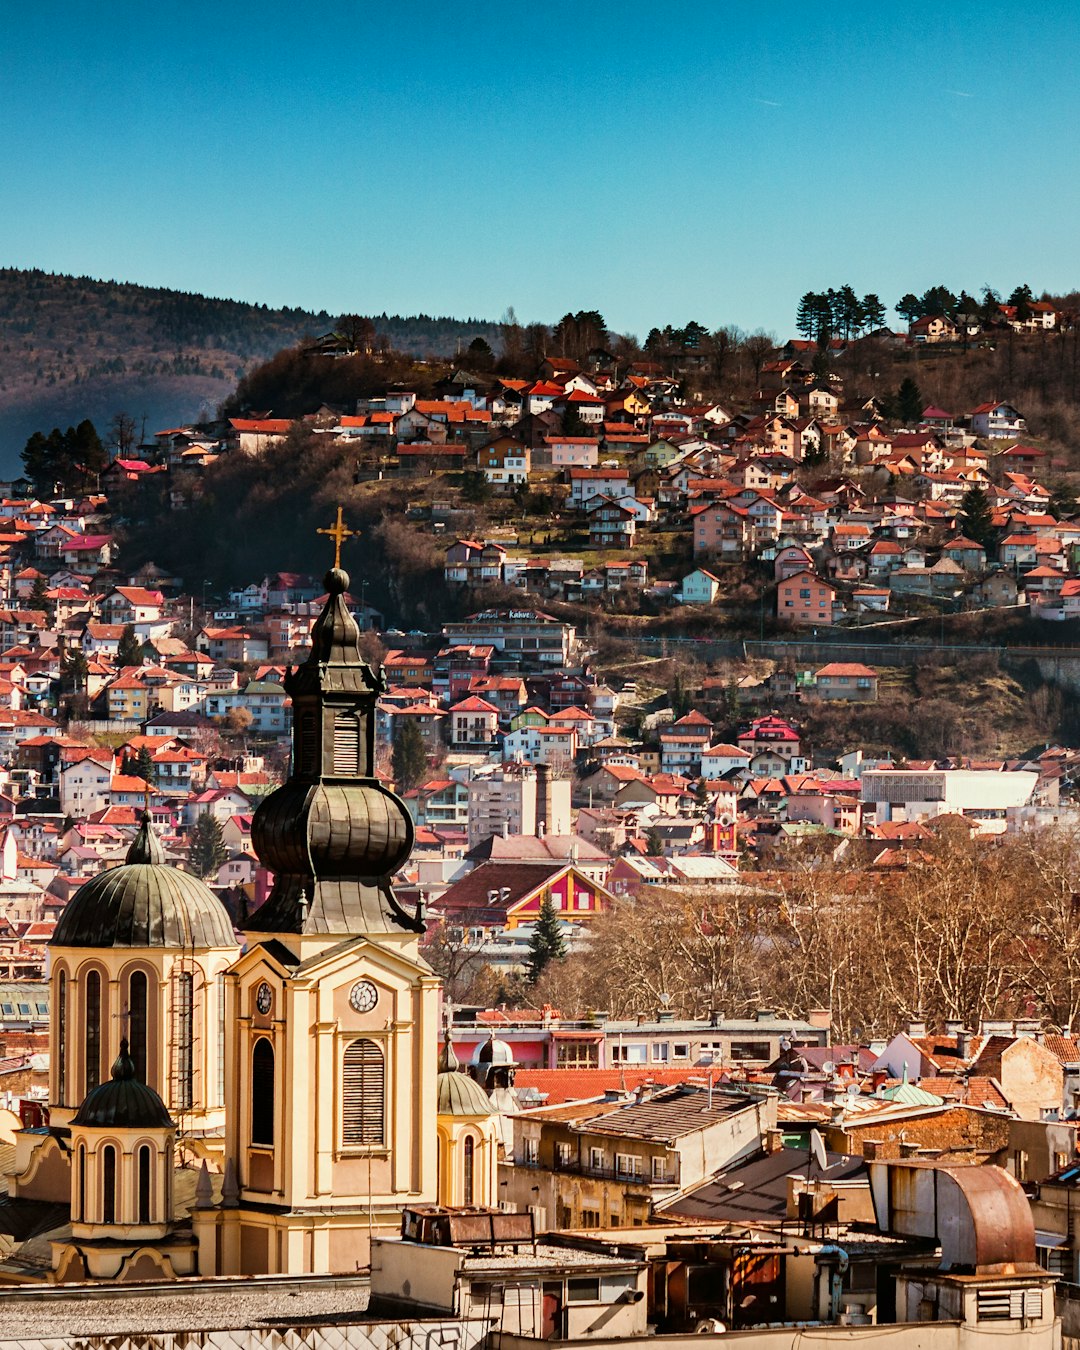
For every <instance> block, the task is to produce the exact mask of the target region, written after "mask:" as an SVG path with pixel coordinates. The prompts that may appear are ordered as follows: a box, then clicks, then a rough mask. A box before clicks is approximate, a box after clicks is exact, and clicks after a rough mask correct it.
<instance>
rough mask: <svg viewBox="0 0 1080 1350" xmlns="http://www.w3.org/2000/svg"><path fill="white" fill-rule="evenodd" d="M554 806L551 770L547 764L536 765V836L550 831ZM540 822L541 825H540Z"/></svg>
mask: <svg viewBox="0 0 1080 1350" xmlns="http://www.w3.org/2000/svg"><path fill="white" fill-rule="evenodd" d="M553 808H554V804H553V802H552V800H551V768H550V766H549V765H547V764H538V765H537V766H536V819H537V822H538V824H537V830H536V833H537V834H538V835H543V833H544V830H545V828H546V829H548V830H550V829H551V827H552V820H553ZM541 822H542V824H541Z"/></svg>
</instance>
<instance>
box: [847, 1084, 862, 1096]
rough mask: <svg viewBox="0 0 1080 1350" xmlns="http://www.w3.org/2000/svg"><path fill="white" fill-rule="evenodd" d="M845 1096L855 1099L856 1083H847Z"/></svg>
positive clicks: (857, 1088) (857, 1092)
mask: <svg viewBox="0 0 1080 1350" xmlns="http://www.w3.org/2000/svg"><path fill="white" fill-rule="evenodd" d="M847 1095H848V1096H849V1097H857V1096H858V1095H859V1085H858V1083H849V1084H848V1085H847Z"/></svg>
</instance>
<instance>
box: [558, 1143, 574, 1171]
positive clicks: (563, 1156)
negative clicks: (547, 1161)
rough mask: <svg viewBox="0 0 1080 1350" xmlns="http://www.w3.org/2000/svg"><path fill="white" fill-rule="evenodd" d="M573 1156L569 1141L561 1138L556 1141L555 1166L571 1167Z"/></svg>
mask: <svg viewBox="0 0 1080 1350" xmlns="http://www.w3.org/2000/svg"><path fill="white" fill-rule="evenodd" d="M571 1156H572V1154H571V1149H570V1145H569V1144H568V1143H566V1142H565V1141H563V1140H560V1141H559V1142H557V1143H556V1145H555V1166H556V1167H562V1168H566V1167H569V1166H570V1158H571Z"/></svg>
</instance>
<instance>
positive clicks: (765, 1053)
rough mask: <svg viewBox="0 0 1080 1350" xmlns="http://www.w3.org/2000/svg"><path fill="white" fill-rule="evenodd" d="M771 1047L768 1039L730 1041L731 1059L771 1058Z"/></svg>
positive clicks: (766, 1059) (767, 1059)
mask: <svg viewBox="0 0 1080 1350" xmlns="http://www.w3.org/2000/svg"><path fill="white" fill-rule="evenodd" d="M772 1057H773V1055H772V1047H771V1045H770V1044H769V1042H768V1041H732V1042H731V1058H732V1059H763V1060H765V1061H766V1062H768V1061H769V1060H770V1059H772Z"/></svg>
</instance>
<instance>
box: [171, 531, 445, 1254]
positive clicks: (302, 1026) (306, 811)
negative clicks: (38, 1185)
mask: <svg viewBox="0 0 1080 1350" xmlns="http://www.w3.org/2000/svg"><path fill="white" fill-rule="evenodd" d="M327 533H331V534H332V535H333V536H334V538H335V541H336V542H337V544H338V554H339V558H340V544H341V539H342V538H343V537H344V535H345V534H347V531H345V530H344V527H343V526H342V525H341V512H340V509H339V511H338V523H337V526H336V527H335V529H334V530H333V531H327ZM338 561H339V559H338V560H336V562H335V566H334V567H333V568H332V569H331V571H330V572H328V573H327V575H326V589H327V592H328V594H327V599H326V604H325V607H324V609H323V611H322V613H321V615H320V616H319V618H318V620H317V621H316V623H315V626H314V628H313V629H312V635H311V653H310V655H309V656H308V659H307V660H306V661H305V662H304V663H303V664H302V665H301V666H299V667H298V668H297V669H295V670H291V671H290V672H289V673H288V675H287V676H286V679H285V687H286V689H287V690H288V692H289V694H290V695H291V698H292V703H293V752H292V767H291V773H290V776H289V779H288V781H287V782H286V783H285V784H284V785H283V786H282V787H280V788H279V789H278V790H277V791H276V792H274V793H272V794H271V795H270V796H269V797H267V798H266V799H265V800H264V801H263V802H262V803H261V805H260V806H259V808H258V810H257V811H256V813H255V818H254V820H253V822H252V842H253V844H254V847H255V850H256V852H257V853H258V855H259V857H260V859H261V860H262V862H263V863H264V864H265V865H266V866H267V867H268V868H269V869H270V870H271V871H272V872H273V874H274V885H273V889H272V890H271V892H270V895H269V897H268V898H267V900H266V902H265V903H264V904H263V905H262V906H261V908H260V909H259V910H257V911H256V912H255V913H254V914H253V915H252V916H251V918H250V920H249V921H248V923H247V925H246V937H247V943H248V947H247V950H246V952H245V953H244V955H243V956H242V957H240V959H239V960H238V961H237V962H236V964H235V965H234V966H233V968H232V971H231V972H230V974H229V976H228V978H227V985H228V998H229V1004H228V1008H229V1016H228V1028H229V1030H228V1038H227V1046H226V1058H227V1073H226V1078H227V1081H228V1083H229V1085H230V1087H229V1094H228V1097H227V1100H226V1120H227V1126H226V1147H225V1157H226V1176H225V1188H224V1194H225V1198H224V1200H223V1203H222V1205H221V1206H219V1207H217V1208H209V1207H208V1208H205V1209H199V1210H197V1211H196V1212H195V1215H194V1220H195V1227H196V1232H197V1234H198V1236H199V1241H200V1262H199V1266H200V1270H201V1271H202V1272H203V1273H204V1274H209V1273H212V1272H214V1271H216V1272H218V1273H221V1274H230V1275H231V1274H257V1273H262V1272H270V1273H288V1274H294V1273H305V1272H327V1271H332V1272H345V1271H354V1270H355V1269H356V1268H357V1267H358V1266H364V1265H366V1264H367V1263H368V1260H369V1250H370V1246H369V1244H370V1238H371V1235H372V1234H373V1233H374V1234H379V1235H381V1234H385V1233H389V1232H396V1231H398V1229H399V1226H400V1215H401V1209H402V1208H403V1207H404V1206H405V1205H413V1204H417V1203H423V1202H427V1201H433V1200H434V1199H435V1196H436V1190H437V1182H436V1166H437V1162H436V1129H435V1116H436V1095H435V1094H436V1069H437V1054H438V1030H437V1006H436V1005H437V997H438V987H439V982H438V979H437V977H436V976H435V974H434V973H433V972H432V970H431V968H430V966H428V964H427V962H426V961H425V960H424V959H423V957H422V956H421V955H420V951H419V937H420V934H421V933H422V932H423V927H424V925H423V917H422V915H421V914H419V913H416V912H410V911H409V910H407V909H406V908H405V907H404V906H403V905H402V904H401V903H400V902H399V901H398V900H397V898H396V897H395V895H394V892H393V889H392V887H391V878H392V876H393V874H394V873H395V872H396V871H397V870H398V868H399V867H401V865H402V864H403V863H404V862H405V860H406V859H407V858H408V856H409V853H410V851H411V849H412V841H413V825H412V820H411V818H410V816H409V813H408V810H407V809H406V807H405V805H404V803H403V802H402V801H401V800H400V799H399V798H398V797H396V796H395V795H394V794H393V793H392V792H390V791H389V790H388V789H387V788H386V787H384V786H383V785H382V784H381V783H380V782H379V780H378V779H377V778H376V777H375V765H374V757H375V702H376V699H377V698H378V696H379V694H380V693H381V692H382V690H383V689H384V687H385V683H384V681H383V679H382V676H381V674H376V673H375V672H374V671H373V670H372V669H371V668H370V666H368V665H367V664H366V663H365V662H364V660H363V658H362V657H361V655H360V647H359V640H360V630H359V628H358V626H357V624H356V621H355V619H354V618H353V616H352V615H351V614H350V612H349V610H348V607H347V605H346V603H345V592H346V590H347V588H348V585H349V577H348V575H347V573H345V572H344V571H342V570H341V568H340V566H339V565H337V562H338Z"/></svg>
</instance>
